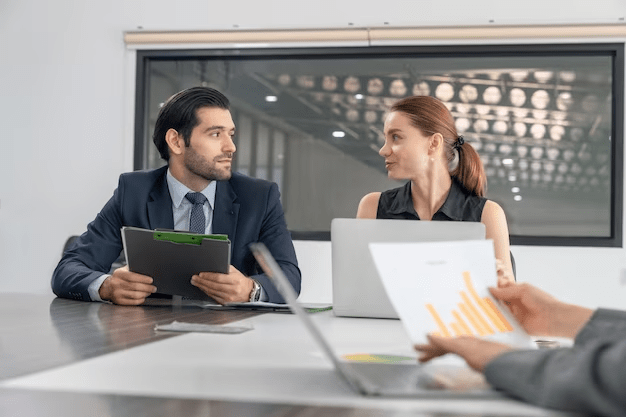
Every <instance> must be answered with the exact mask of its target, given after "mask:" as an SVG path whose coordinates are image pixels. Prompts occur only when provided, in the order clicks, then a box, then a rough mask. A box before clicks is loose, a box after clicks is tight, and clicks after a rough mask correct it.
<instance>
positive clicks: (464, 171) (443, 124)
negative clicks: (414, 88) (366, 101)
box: [390, 96, 487, 197]
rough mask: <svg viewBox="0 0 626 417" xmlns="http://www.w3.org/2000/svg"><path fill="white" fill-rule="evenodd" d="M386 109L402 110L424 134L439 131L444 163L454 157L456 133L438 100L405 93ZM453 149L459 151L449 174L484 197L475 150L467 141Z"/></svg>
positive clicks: (484, 180)
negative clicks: (442, 142) (443, 149)
mask: <svg viewBox="0 0 626 417" xmlns="http://www.w3.org/2000/svg"><path fill="white" fill-rule="evenodd" d="M390 111H392V112H402V113H404V114H406V115H407V117H408V118H409V119H410V120H411V125H412V126H413V127H415V128H417V129H419V130H420V131H421V132H422V133H423V134H424V135H427V136H428V135H433V134H435V133H440V134H441V135H442V136H443V139H444V146H445V153H446V158H447V160H448V163H450V162H452V161H453V160H454V157H455V154H454V149H455V144H456V143H457V140H458V139H459V135H458V133H457V130H456V125H455V123H454V117H452V114H451V113H450V111H449V110H448V108H447V107H446V105H445V104H444V103H443V102H442V101H441V100H439V99H437V98H435V97H431V96H411V97H406V98H403V99H401V100H399V101H397V102H396V103H394V104H393V105H392V106H391V108H390ZM456 149H458V153H459V163H458V164H457V166H456V168H454V169H453V170H452V172H450V175H451V176H452V177H454V178H456V179H457V180H458V181H459V182H460V183H461V184H462V185H463V187H465V188H466V189H467V190H468V191H469V192H471V193H472V194H474V195H476V196H479V197H484V196H485V194H486V191H487V176H486V175H485V169H484V168H483V163H482V161H481V160H480V157H479V156H478V153H477V152H476V150H475V149H474V147H473V146H472V145H470V144H469V143H464V144H462V145H460V146H458V147H457V148H456Z"/></svg>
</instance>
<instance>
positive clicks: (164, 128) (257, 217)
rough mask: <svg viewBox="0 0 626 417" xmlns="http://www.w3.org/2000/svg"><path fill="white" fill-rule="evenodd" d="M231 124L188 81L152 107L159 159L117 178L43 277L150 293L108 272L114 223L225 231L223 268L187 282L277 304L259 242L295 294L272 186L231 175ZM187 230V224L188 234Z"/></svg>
mask: <svg viewBox="0 0 626 417" xmlns="http://www.w3.org/2000/svg"><path fill="white" fill-rule="evenodd" d="M234 133H235V124H234V122H233V120H232V117H231V114H230V111H229V102H228V99H227V98H226V97H225V96H224V95H223V94H221V93H220V92H219V91H217V90H214V89H211V88H206V87H193V88H190V89H187V90H184V91H181V92H180V93H178V94H176V95H174V96H173V97H171V98H170V99H169V100H168V101H167V102H166V103H165V105H164V106H163V107H162V108H161V111H160V112H159V116H158V118H157V121H156V125H155V131H154V136H153V140H154V143H155V145H156V147H157V148H158V150H159V152H160V154H161V157H162V158H163V159H165V160H166V161H168V165H167V166H165V167H163V168H159V169H156V170H151V171H138V172H132V173H126V174H122V175H121V176H120V179H119V184H118V187H117V189H116V190H115V192H114V194H113V197H112V198H111V199H110V200H109V201H108V202H107V204H106V205H105V206H104V208H103V209H102V211H101V212H100V213H98V215H97V216H96V218H95V220H94V221H92V222H91V223H90V224H89V225H88V226H87V231H86V232H85V233H83V234H82V235H81V236H80V237H79V238H78V239H76V241H75V242H74V243H73V244H72V245H71V246H70V247H69V248H68V249H67V250H66V251H65V253H64V255H63V257H62V259H61V261H60V262H59V264H58V266H57V267H56V269H55V271H54V273H53V276H52V290H53V291H54V293H55V294H56V295H58V296H59V297H66V298H73V299H79V300H86V301H87V300H91V301H111V302H113V303H115V304H124V305H138V304H142V303H143V302H144V301H145V299H146V297H148V296H150V295H151V294H153V293H155V292H158V290H159V289H158V288H156V287H155V286H154V285H152V278H151V277H148V276H145V275H141V274H137V273H134V272H131V271H129V270H128V267H122V268H118V269H115V270H114V271H112V273H110V274H109V273H108V271H109V270H110V268H111V265H112V263H113V262H114V261H115V260H116V258H117V257H118V256H119V254H120V252H121V250H122V239H121V231H120V229H121V228H122V227H123V226H135V227H140V228H144V229H157V228H161V229H177V230H192V231H197V232H200V233H215V234H227V235H228V237H229V239H230V240H231V266H230V271H229V273H227V274H220V273H212V272H202V273H200V274H198V275H194V276H193V277H192V278H191V283H192V284H193V285H195V286H196V287H198V288H199V289H200V290H202V291H203V292H204V293H206V294H207V295H209V296H210V297H212V298H213V299H215V300H216V301H217V302H219V303H222V304H224V303H228V302H246V301H258V300H261V301H270V302H283V299H282V297H281V296H280V294H279V293H278V292H277V291H276V288H275V287H274V286H273V284H272V283H271V282H270V281H269V279H268V277H267V276H265V275H264V274H262V273H260V272H262V271H261V270H260V268H259V267H258V265H257V264H256V262H255V260H254V257H253V256H252V254H251V252H250V250H249V249H248V245H249V244H250V243H253V242H263V243H264V244H265V245H266V246H267V247H268V248H269V250H270V251H271V252H272V255H273V256H274V257H275V258H276V260H277V261H278V263H279V265H280V266H281V268H282V269H283V271H284V273H285V275H286V276H287V277H288V279H289V281H290V282H291V284H292V285H293V287H294V289H295V290H296V292H298V293H299V291H300V282H301V276H300V270H299V269H298V263H297V260H296V255H295V250H294V248H293V243H292V241H291V235H290V233H289V231H288V230H287V226H286V223H285V219H284V213H283V209H282V205H281V203H280V193H279V191H278V187H277V185H276V184H275V183H271V182H268V181H263V180H259V179H254V178H250V177H247V176H245V175H241V174H238V173H232V172H231V163H232V158H233V154H234V153H235V151H236V147H235V144H234V142H233V135H234ZM194 229H195V230H194Z"/></svg>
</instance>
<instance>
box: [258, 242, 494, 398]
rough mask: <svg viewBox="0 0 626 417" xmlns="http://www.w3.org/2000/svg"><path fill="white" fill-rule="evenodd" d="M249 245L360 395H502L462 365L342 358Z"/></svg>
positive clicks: (261, 249) (278, 273)
mask: <svg viewBox="0 0 626 417" xmlns="http://www.w3.org/2000/svg"><path fill="white" fill-rule="evenodd" d="M250 249H251V250H252V253H253V254H254V257H255V258H256V260H257V262H258V263H259V265H260V266H261V268H263V271H264V272H265V273H266V274H267V275H268V277H269V278H270V279H271V280H272V281H273V282H274V285H276V288H277V290H278V291H279V292H280V294H281V295H282V296H283V298H284V299H285V301H286V302H287V303H288V305H289V307H290V308H291V310H292V312H293V313H294V314H295V315H296V316H298V318H299V319H300V320H301V321H302V324H303V325H304V327H305V328H306V329H307V331H308V332H309V333H310V334H311V336H312V337H313V339H314V340H315V341H316V342H317V344H318V345H319V347H320V348H321V349H322V351H324V353H325V354H326V356H327V357H328V358H329V359H330V360H331V362H332V363H333V365H334V367H335V370H336V371H337V372H338V373H339V375H340V376H341V377H342V379H344V380H345V381H346V382H347V383H348V384H349V385H350V386H351V387H352V388H353V389H354V390H355V391H357V392H359V393H361V394H363V395H374V396H394V397H413V398H419V397H428V398H433V397H445V398H494V399H501V398H503V396H502V394H499V393H498V392H496V391H494V390H493V389H491V388H490V387H489V386H488V385H487V384H486V382H485V381H484V379H483V377H482V376H481V375H480V374H477V373H475V372H473V371H471V370H470V369H469V368H467V367H465V366H455V365H419V364H418V363H416V362H411V363H394V364H389V363H367V362H346V361H343V360H341V359H340V358H339V357H338V356H337V355H336V354H335V352H334V351H333V350H332V348H331V347H330V344H329V343H328V341H327V340H326V339H325V338H324V335H323V334H322V332H321V331H320V329H319V328H318V327H317V325H316V324H315V322H314V321H313V320H311V317H310V316H309V314H308V313H307V312H305V311H304V309H303V308H302V306H301V305H300V304H299V303H298V301H297V300H296V297H297V296H296V293H295V291H294V290H293V288H292V287H291V285H290V284H289V281H288V280H287V278H286V277H285V276H284V275H283V272H282V270H281V269H280V267H279V266H278V264H277V263H276V261H275V260H274V258H273V257H272V255H271V254H270V252H269V250H268V249H267V248H266V247H265V245H263V244H262V243H253V244H251V245H250Z"/></svg>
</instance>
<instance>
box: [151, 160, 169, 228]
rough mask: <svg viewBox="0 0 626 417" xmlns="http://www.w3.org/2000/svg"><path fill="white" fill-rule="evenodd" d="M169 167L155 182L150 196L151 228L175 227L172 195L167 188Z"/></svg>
mask: <svg viewBox="0 0 626 417" xmlns="http://www.w3.org/2000/svg"><path fill="white" fill-rule="evenodd" d="M166 173H167V167H165V170H164V171H163V175H161V177H160V178H159V179H158V181H157V182H156V183H155V184H154V187H153V188H152V191H150V194H149V196H148V204H147V206H148V223H149V224H150V229H173V228H174V213H173V212H172V197H171V196H170V191H169V189H168V188H167V180H166V177H165V175H166Z"/></svg>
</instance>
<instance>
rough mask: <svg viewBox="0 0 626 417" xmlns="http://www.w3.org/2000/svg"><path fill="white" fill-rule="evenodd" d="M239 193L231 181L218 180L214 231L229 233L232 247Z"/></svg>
mask: <svg viewBox="0 0 626 417" xmlns="http://www.w3.org/2000/svg"><path fill="white" fill-rule="evenodd" d="M236 200H237V194H235V191H234V190H233V187H231V185H230V182H229V181H218V182H217V186H216V190H215V207H214V209H213V233H215V234H225V235H228V238H229V240H230V241H231V247H233V245H234V242H235V232H236V230H237V219H238V218H239V203H236V202H235V201H236Z"/></svg>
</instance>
